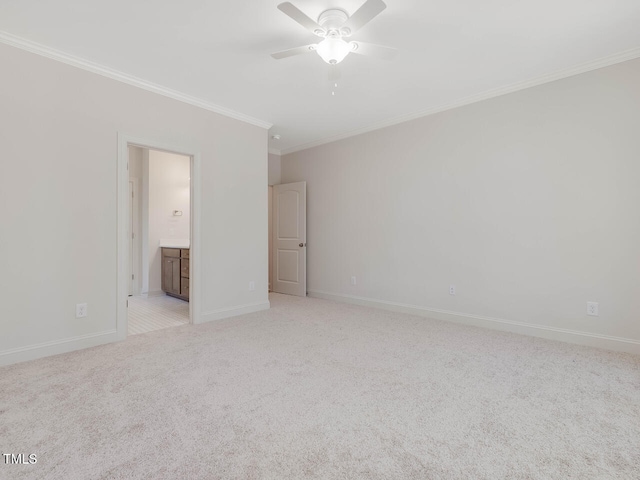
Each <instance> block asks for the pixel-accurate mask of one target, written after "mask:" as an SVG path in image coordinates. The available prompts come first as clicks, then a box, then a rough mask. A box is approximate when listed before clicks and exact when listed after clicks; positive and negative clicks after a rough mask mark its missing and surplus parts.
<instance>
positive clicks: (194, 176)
mask: <svg viewBox="0 0 640 480" xmlns="http://www.w3.org/2000/svg"><path fill="white" fill-rule="evenodd" d="M129 146H135V147H142V148H147V149H151V150H160V151H165V152H170V153H177V154H179V155H186V156H188V157H190V158H191V185H190V186H191V205H190V208H191V213H190V214H191V239H190V241H191V244H190V251H189V277H190V279H191V282H190V285H189V318H190V322H191V323H193V324H197V323H201V308H202V304H201V289H200V286H201V285H202V282H201V272H200V262H199V260H200V245H201V237H200V235H201V233H200V227H201V223H200V211H201V204H202V199H201V190H200V171H201V164H202V159H201V155H200V151H199V149H198V148H197V147H195V146H194V145H175V144H171V143H168V142H167V141H165V140H163V139H157V138H141V137H135V136H132V135H127V134H124V133H121V132H118V164H117V199H118V206H117V245H116V252H117V254H116V257H117V266H116V299H117V304H116V330H117V332H118V333H117V336H118V340H124V339H125V338H127V326H128V323H129V322H128V318H127V305H128V298H129V296H128V293H129V281H128V271H129V264H128V257H129V239H128V235H127V232H128V224H127V223H128V221H129V198H128V197H129Z"/></svg>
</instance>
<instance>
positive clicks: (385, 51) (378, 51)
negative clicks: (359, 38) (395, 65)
mask: <svg viewBox="0 0 640 480" xmlns="http://www.w3.org/2000/svg"><path fill="white" fill-rule="evenodd" d="M349 44H350V45H352V48H353V53H357V54H359V55H367V56H369V57H376V58H380V59H382V60H393V59H394V57H395V56H396V54H397V53H398V50H396V49H395V48H392V47H385V46H383V45H375V44H373V43H365V42H349Z"/></svg>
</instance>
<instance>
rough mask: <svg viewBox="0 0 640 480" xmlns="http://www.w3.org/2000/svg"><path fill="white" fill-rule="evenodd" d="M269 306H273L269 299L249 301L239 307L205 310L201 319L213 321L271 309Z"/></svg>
mask: <svg viewBox="0 0 640 480" xmlns="http://www.w3.org/2000/svg"><path fill="white" fill-rule="evenodd" d="M269 308H271V303H270V302H269V301H268V300H267V301H266V302H258V303H248V304H246V305H239V306H237V307H227V308H221V309H219V310H212V311H211V312H205V313H203V314H202V316H201V319H202V322H212V321H215V320H222V319H224V318H229V317H236V316H238V315H245V314H247V313H253V312H259V311H261V310H269Z"/></svg>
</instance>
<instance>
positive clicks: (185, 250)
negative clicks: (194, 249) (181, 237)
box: [180, 248, 189, 258]
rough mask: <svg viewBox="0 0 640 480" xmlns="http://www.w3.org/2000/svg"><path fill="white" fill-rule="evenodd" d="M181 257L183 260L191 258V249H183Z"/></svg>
mask: <svg viewBox="0 0 640 480" xmlns="http://www.w3.org/2000/svg"><path fill="white" fill-rule="evenodd" d="M180 256H181V257H182V258H189V249H188V248H183V249H182V250H180Z"/></svg>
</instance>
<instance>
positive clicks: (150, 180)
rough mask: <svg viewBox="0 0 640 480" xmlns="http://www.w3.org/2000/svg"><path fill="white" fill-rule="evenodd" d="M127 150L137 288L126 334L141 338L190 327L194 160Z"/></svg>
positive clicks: (132, 257) (131, 296)
mask: <svg viewBox="0 0 640 480" xmlns="http://www.w3.org/2000/svg"><path fill="white" fill-rule="evenodd" d="M128 148H129V185H130V188H131V189H132V194H131V195H130V196H129V201H130V204H131V208H130V212H131V215H130V217H131V218H130V220H131V225H132V227H131V236H130V245H131V246H130V249H129V259H130V261H129V264H130V269H131V275H130V276H129V279H130V282H131V283H132V286H131V287H130V289H129V309H128V326H127V334H128V335H136V334H139V333H147V332H150V331H153V330H160V329H163V328H169V327H176V326H181V325H184V324H186V323H189V321H190V319H189V305H188V302H189V287H190V278H189V253H190V245H191V220H190V218H191V205H190V198H191V158H190V157H188V156H185V155H180V154H176V153H172V152H164V151H160V150H155V149H151V148H142V147H138V146H132V145H130V146H129V147H128ZM137 177H140V178H141V179H142V182H141V183H142V194H141V195H137V196H136V195H135V192H134V191H133V185H134V184H135V179H136V178H137ZM137 212H140V214H139V215H138V214H137ZM136 218H137V219H138V220H136ZM136 233H139V234H138V235H137V237H136ZM137 251H140V253H141V255H140V259H138V258H137V255H136V254H137Z"/></svg>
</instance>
